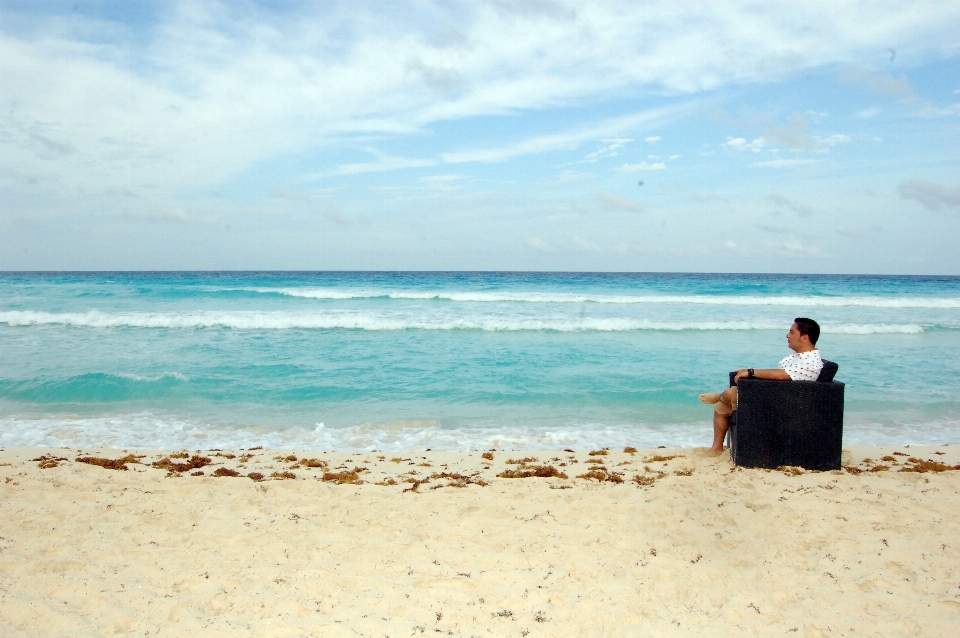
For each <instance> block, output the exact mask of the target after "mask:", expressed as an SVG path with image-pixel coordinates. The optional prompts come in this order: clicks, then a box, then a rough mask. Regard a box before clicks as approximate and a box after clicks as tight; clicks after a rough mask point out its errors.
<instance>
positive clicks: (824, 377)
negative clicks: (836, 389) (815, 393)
mask: <svg viewBox="0 0 960 638" xmlns="http://www.w3.org/2000/svg"><path fill="white" fill-rule="evenodd" d="M839 369H840V366H838V365H837V364H836V363H834V362H833V361H827V360H826V359H824V360H823V369H822V370H820V376H819V377H817V381H820V382H821V383H830V382H831V381H833V377H835V376H837V370H839Z"/></svg>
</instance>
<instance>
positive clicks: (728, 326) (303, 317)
mask: <svg viewBox="0 0 960 638" xmlns="http://www.w3.org/2000/svg"><path fill="white" fill-rule="evenodd" d="M0 324H6V325H8V326H38V325H66V326H74V327H89V328H169V329H191V328H193V329H197V328H230V329H234V330H293V329H301V330H337V329H339V330H368V331H391V330H483V331H489V332H515V331H552V332H626V331H635V330H660V331H683V330H782V329H783V325H782V322H781V323H777V322H765V321H649V320H645V319H625V318H579V319H575V318H566V319H502V318H475V319H463V318H460V319H449V318H446V319H435V320H429V319H405V318H388V317H382V316H372V315H354V314H324V313H290V312H280V311H278V312H252V311H235V312H187V313H152V312H130V313H115V314H108V313H104V312H100V311H97V310H91V311H89V312H82V313H70V312H66V313H51V312H35V311H25V310H12V311H7V312H0ZM928 327H929V326H928ZM822 330H823V332H824V333H826V334H851V335H868V334H920V333H922V332H923V331H924V326H922V325H919V324H915V323H906V324H883V323H881V324H833V325H830V324H824V325H823V328H822Z"/></svg>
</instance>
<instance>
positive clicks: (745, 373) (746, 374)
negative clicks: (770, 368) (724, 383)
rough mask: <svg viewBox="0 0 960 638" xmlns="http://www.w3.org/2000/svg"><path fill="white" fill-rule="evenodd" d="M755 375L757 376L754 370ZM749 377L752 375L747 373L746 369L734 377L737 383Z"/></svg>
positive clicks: (739, 371) (738, 371)
mask: <svg viewBox="0 0 960 638" xmlns="http://www.w3.org/2000/svg"><path fill="white" fill-rule="evenodd" d="M754 374H756V370H754ZM749 376H750V373H749V372H747V370H746V369H744V370H737V374H735V375H734V377H733V382H734V383H736V382H737V381H739V380H740V379H742V378H743V377H749Z"/></svg>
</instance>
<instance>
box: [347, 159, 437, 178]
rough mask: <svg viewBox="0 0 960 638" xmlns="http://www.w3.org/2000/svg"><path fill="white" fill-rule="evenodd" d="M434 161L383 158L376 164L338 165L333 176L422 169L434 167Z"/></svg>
mask: <svg viewBox="0 0 960 638" xmlns="http://www.w3.org/2000/svg"><path fill="white" fill-rule="evenodd" d="M436 164H437V162H436V160H430V159H419V158H415V157H388V156H383V157H381V158H380V159H379V160H378V161H376V162H356V163H353V164H340V165H339V166H337V167H336V169H334V171H333V174H334V175H357V174H358V173H373V172H379V171H395V170H399V169H403V168H423V167H426V166H436Z"/></svg>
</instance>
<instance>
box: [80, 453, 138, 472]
mask: <svg viewBox="0 0 960 638" xmlns="http://www.w3.org/2000/svg"><path fill="white" fill-rule="evenodd" d="M142 458H143V457H142V456H134V455H133V454H128V455H127V456H124V457H123V458H119V459H105V458H101V457H97V456H80V457H77V459H76V461H77V463H86V464H88V465H99V466H100V467H102V468H103V469H105V470H124V471H126V470H128V469H130V468H128V467H127V463H140V459H142Z"/></svg>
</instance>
